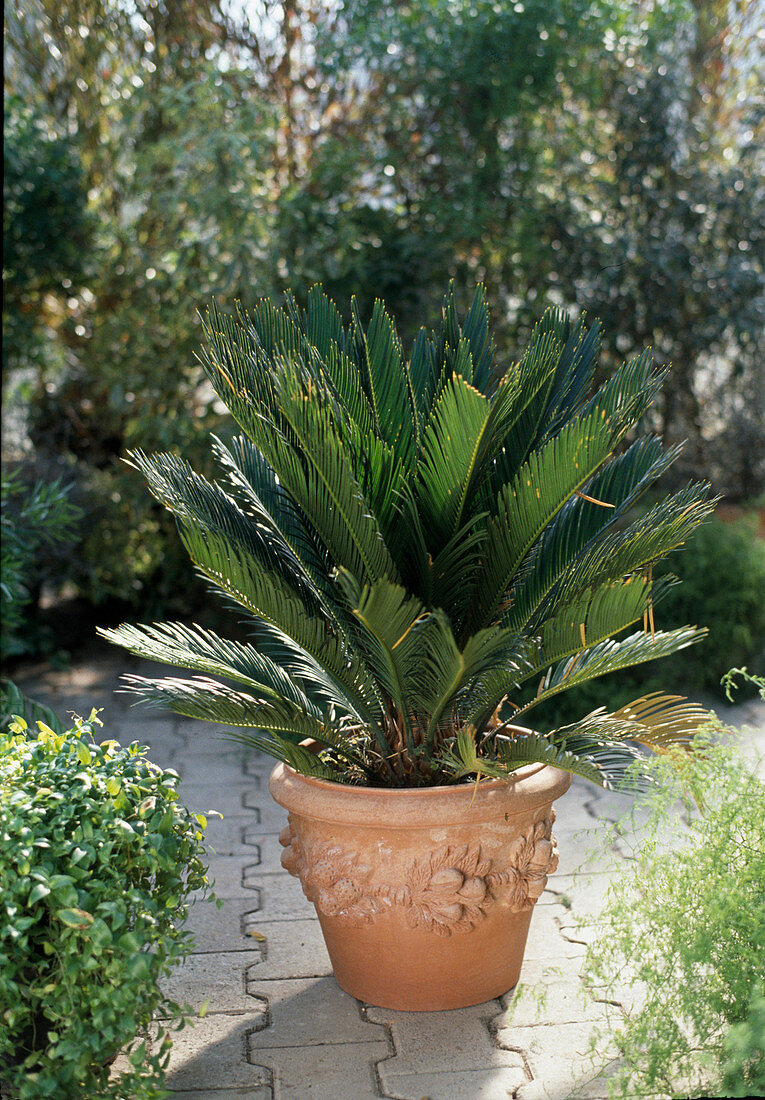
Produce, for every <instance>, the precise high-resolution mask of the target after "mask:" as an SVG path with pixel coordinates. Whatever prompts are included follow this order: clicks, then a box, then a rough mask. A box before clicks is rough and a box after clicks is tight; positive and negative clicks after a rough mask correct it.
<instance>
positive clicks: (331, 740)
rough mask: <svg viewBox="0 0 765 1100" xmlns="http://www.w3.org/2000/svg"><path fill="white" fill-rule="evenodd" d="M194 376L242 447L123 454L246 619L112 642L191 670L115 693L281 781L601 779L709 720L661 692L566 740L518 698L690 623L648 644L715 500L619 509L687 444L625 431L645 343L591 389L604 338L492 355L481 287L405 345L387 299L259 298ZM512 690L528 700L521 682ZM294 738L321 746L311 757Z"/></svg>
mask: <svg viewBox="0 0 765 1100" xmlns="http://www.w3.org/2000/svg"><path fill="white" fill-rule="evenodd" d="M205 333H206V340H207V347H206V351H205V352H204V354H203V359H202V361H203V365H204V368H205V371H206V374H207V376H208V378H209V379H210V381H211V383H212V385H213V386H214V388H215V391H216V393H217V394H218V396H219V397H220V398H221V400H222V401H223V402H224V403H225V404H226V405H227V406H228V408H229V409H230V410H231V412H232V414H233V416H234V417H235V418H236V420H237V421H238V423H239V425H240V427H241V429H242V431H243V433H244V434H242V435H239V436H236V437H235V438H233V440H232V441H231V442H230V443H229V444H228V445H224V444H223V443H222V442H220V441H219V440H217V439H216V440H215V441H214V447H215V452H216V456H217V460H218V462H219V463H220V468H221V474H220V478H219V479H218V480H215V481H211V480H208V479H206V478H204V477H202V476H200V475H199V474H198V473H196V472H195V471H194V470H193V469H191V468H190V467H189V465H188V464H187V463H186V462H184V461H183V460H182V459H180V458H177V457H175V456H174V455H172V454H158V455H153V456H148V455H146V454H144V453H142V452H136V453H133V454H132V455H131V459H132V462H133V463H134V464H135V466H136V467H137V468H138V469H139V470H141V471H142V472H143V474H144V475H145V476H146V478H147V480H148V483H149V486H150V488H151V491H152V492H153V493H154V495H155V496H156V497H157V498H158V499H159V500H160V501H162V502H163V503H164V504H165V505H166V506H167V507H168V508H169V509H171V511H172V512H173V513H174V514H175V516H176V519H177V522H178V527H179V531H180V536H181V538H182V539H183V542H184V544H185V546H186V548H187V550H188V552H189V554H190V555H191V557H192V559H193V561H194V562H195V564H196V567H197V569H198V570H199V571H200V572H201V573H202V574H203V575H204V576H205V577H206V578H207V579H208V580H209V581H210V582H212V585H213V586H215V588H216V589H218V590H219V591H220V592H221V593H222V594H223V595H224V596H225V597H226V598H227V600H229V601H235V603H236V604H238V605H239V606H240V608H243V609H244V611H245V612H246V626H247V632H248V640H247V641H246V642H241V641H233V640H226V639H223V638H221V637H219V636H218V635H217V634H215V633H213V632H212V631H210V630H206V629H202V628H201V627H198V626H186V625H182V624H180V623H165V624H161V625H157V624H155V625H153V626H128V625H123V626H121V627H119V628H118V629H115V630H105V631H103V634H104V636H105V637H106V638H108V639H109V640H110V641H112V642H116V643H118V644H120V645H122V646H124V647H126V648H127V649H129V650H131V651H132V652H133V653H136V654H139V655H140V656H142V657H145V658H150V659H153V660H156V661H160V662H166V663H170V664H173V665H176V666H180V667H182V668H185V669H191V670H194V671H195V672H196V673H199V674H200V675H196V676H193V677H191V678H188V679H175V678H158V679H147V678H143V677H128V681H129V685H130V688H131V690H134V691H136V692H137V693H138V694H139V695H140V696H142V697H143V698H144V700H147V701H149V702H151V703H157V704H164V705H166V706H167V707H169V708H170V709H171V710H173V711H175V712H176V713H178V714H182V715H187V716H190V717H195V718H202V719H208V720H211V721H214V722H218V723H222V724H225V725H226V726H234V727H247V728H249V729H250V730H251V731H252V732H249V733H242V734H241V735H240V739H241V740H244V741H246V742H247V743H249V744H250V745H252V746H254V747H255V748H257V749H259V750H262V751H263V752H266V753H268V754H270V755H272V756H274V757H276V758H278V759H281V760H284V761H286V762H288V763H289V764H290V765H292V766H293V767H294V768H296V769H297V770H298V771H300V772H303V773H306V774H310V775H314V776H319V777H323V778H327V779H332V780H336V781H338V782H341V783H356V784H366V785H377V786H385V785H388V786H395V787H401V786H421V785H431V784H445V783H447V784H448V783H454V782H460V781H467V780H469V779H476V778H479V777H481V776H501V775H504V774H506V773H507V772H510V771H513V770H514V769H516V768H518V767H520V766H522V765H523V764H526V763H529V762H531V761H545V762H547V763H550V764H553V765H555V766H556V767H559V768H564V769H567V770H570V771H573V772H576V773H579V774H582V775H585V776H587V777H589V778H591V779H593V780H594V781H596V782H598V783H601V784H604V785H608V784H611V783H614V782H616V781H619V780H620V779H622V778H623V777H624V774H625V771H626V770H627V768H628V765H629V764H631V763H632V762H633V761H634V760H635V759H639V758H641V757H642V755H643V754H642V750H641V748H640V747H639V746H640V745H643V746H646V745H647V746H649V747H651V748H652V749H658V750H660V749H661V747H662V746H664V745H666V744H668V743H669V742H675V741H683V740H688V739H689V737H690V736H691V735H692V733H693V732H694V731H695V729H696V727H697V726H698V724H699V722H700V721H701V720H702V718H703V713H702V712H701V711H700V710H699V708H697V707H695V706H692V705H689V704H686V703H684V701H682V700H679V699H678V697H676V696H665V695H661V694H656V695H652V696H647V697H644V698H643V699H640V700H637V701H634V702H633V703H631V704H628V705H626V706H624V707H622V708H621V709H619V710H618V711H616V712H612V713H608V712H606V711H605V710H604V709H600V710H598V711H596V712H594V713H591V714H588V715H587V716H585V717H583V718H582V720H581V721H579V722H577V723H575V724H572V725H569V726H566V727H565V728H560V729H554V730H544V731H539V732H536V733H531V732H525V733H524V732H520V731H519V728H518V727H521V728H523V727H526V724H527V719H528V717H529V715H530V714H531V712H532V711H533V709H534V708H535V707H537V706H538V705H539V704H540V703H542V702H544V701H546V700H548V699H550V698H551V697H552V696H554V695H556V694H558V693H560V692H563V691H566V690H567V689H569V688H572V687H575V686H576V685H579V684H582V683H585V682H586V681H588V680H591V679H593V678H594V677H598V676H603V675H604V674H606V673H611V672H614V671H616V670H617V669H622V668H626V667H627V666H630V665H635V664H638V663H640V662H643V661H648V660H653V659H654V658H656V657H661V656H665V655H667V654H670V653H672V652H674V651H675V650H678V649H680V648H682V647H684V646H687V645H690V644H691V643H693V642H695V641H697V640H699V638H700V637H701V636H702V635H703V633H704V632H703V631H702V630H699V629H696V628H692V627H683V628H681V629H679V630H671V631H666V632H665V631H661V630H657V629H655V625H654V617H653V607H654V605H655V604H656V602H657V601H658V600H659V599H660V597H661V594H662V590H663V587H664V586H666V584H667V581H666V580H664V581H662V582H661V583H658V584H657V582H656V581H654V580H653V578H652V567H653V565H654V563H655V562H656V561H658V560H659V559H660V558H662V557H663V556H664V555H666V554H667V553H668V552H670V551H672V550H674V549H675V548H676V547H679V546H680V545H681V544H682V543H683V542H684V540H685V539H686V538H687V536H688V535H689V533H690V532H691V531H692V530H693V529H694V528H695V527H696V525H697V524H698V523H699V522H700V521H701V520H702V519H703V517H704V515H705V514H706V513H707V512H708V511H709V510H710V508H711V506H712V505H711V502H710V500H709V494H708V488H707V487H706V486H704V485H697V484H692V485H688V486H687V487H686V488H684V489H682V490H681V491H679V492H676V493H674V494H672V495H669V496H667V497H666V498H665V499H662V500H661V501H660V503H657V504H655V505H654V506H653V507H652V508H651V509H650V510H648V511H643V512H635V511H633V509H632V506H633V505H634V504H635V502H636V501H638V499H639V498H640V497H641V496H642V495H643V494H644V493H645V492H646V490H647V489H648V488H649V487H650V486H651V485H652V484H653V483H654V482H655V480H656V479H657V478H658V477H659V475H660V474H661V473H662V472H663V471H664V470H666V468H667V467H668V466H669V465H670V463H671V462H672V461H673V459H674V458H675V456H676V454H677V448H673V449H670V450H664V449H663V448H662V444H661V441H660V439H659V438H657V437H656V436H652V435H639V436H637V437H632V436H631V435H630V433H631V432H633V429H634V428H635V425H636V424H637V422H638V421H639V420H640V419H641V417H642V416H643V414H644V413H645V412H646V410H647V409H648V407H649V406H650V404H651V402H652V401H653V400H654V398H655V396H656V394H657V391H658V390H659V387H660V385H661V383H662V379H663V377H664V373H665V372H664V370H663V369H657V368H655V367H654V366H653V363H652V358H651V355H650V353H649V352H644V353H643V354H642V355H640V356H639V357H637V358H635V359H633V360H632V361H630V362H628V363H626V364H625V365H624V366H622V367H621V369H620V370H618V371H616V373H615V374H614V375H613V376H612V377H611V378H610V379H609V380H608V381H607V382H606V383H605V384H604V385H602V386H600V388H599V389H597V391H596V392H594V393H593V376H594V370H595V365H596V359H597V355H598V349H599V342H600V336H599V330H598V326H597V324H595V325H593V326H592V327H590V328H587V327H586V326H585V324H584V323H583V321H582V320H579V321H578V322H576V323H572V322H571V321H570V320H569V319H568V318H567V317H566V316H565V315H564V314H563V313H561V312H559V311H555V310H552V311H548V312H547V313H546V314H545V315H544V317H543V318H542V320H541V321H540V322H539V323H538V324H537V326H536V327H535V329H534V331H533V333H532V336H531V340H530V343H529V345H528V347H527V349H526V351H525V352H524V354H523V355H522V357H521V358H520V360H519V361H518V362H514V363H507V364H495V362H494V358H495V357H494V350H493V343H492V338H491V335H490V332H489V325H488V316H487V309H486V305H485V300H484V292H483V290H482V289H481V288H479V289H478V291H477V293H476V295H475V298H474V300H473V303H472V305H471V307H470V309H469V310H468V312H467V315H466V316H465V318H464V320H463V321H462V323H461V324H460V322H459V320H458V315H457V311H456V308H455V301H454V295H453V292H452V291H451V290H450V291H449V293H448V294H447V295H446V298H445V301H444V306H443V310H442V316H441V323H440V327H439V328H438V331H436V332H435V333H433V334H432V335H430V336H429V335H428V334H427V333H426V331H425V330H424V329H423V330H421V331H420V332H419V334H418V336H417V338H416V340H415V341H414V346H413V348H412V352H411V356H410V357H409V359H408V360H407V359H406V358H405V356H404V354H403V351H402V347H401V344H400V342H399V339H398V337H397V334H396V330H395V327H394V325H393V323H392V321H391V319H390V318H389V316H388V314H387V313H386V311H385V309H384V307H383V305H382V304H381V303H379V302H378V303H377V304H376V305H375V307H374V310H373V313H372V317H371V321H370V322H369V325H368V326H367V327H366V328H365V327H364V326H363V325H362V323H361V320H360V318H359V316H358V312H357V310H356V308H355V306H353V308H352V319H351V321H350V324H349V325H344V323H343V321H342V318H341V316H340V313H339V312H338V310H337V308H336V307H335V305H334V304H333V303H332V302H330V301H329V300H328V299H327V298H326V297H325V295H324V294H323V293H322V291H321V289H320V288H318V287H317V288H314V289H313V290H312V291H311V293H310V295H309V297H308V305H307V308H306V309H305V310H301V309H299V308H298V305H297V304H296V302H295V301H294V299H293V298H292V297H290V296H288V297H287V299H286V304H285V306H284V307H283V308H277V307H276V306H275V305H273V304H272V303H271V301H269V300H262V301H260V302H259V304H258V305H257V306H256V307H255V308H254V309H253V310H252V311H251V312H250V313H245V312H244V311H242V310H239V311H238V312H237V313H236V315H235V316H227V315H222V314H221V313H219V312H218V310H217V309H215V308H213V309H212V310H211V311H210V313H209V314H208V316H207V319H206V322H205ZM530 687H531V688H532V689H534V690H530ZM307 739H311V740H312V741H313V742H315V744H314V745H313V746H312V747H311V748H310V750H309V749H308V748H306V747H305V746H304V745H303V744H301V743H303V742H305V741H306V740H307Z"/></svg>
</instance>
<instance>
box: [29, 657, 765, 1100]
mask: <svg viewBox="0 0 765 1100" xmlns="http://www.w3.org/2000/svg"><path fill="white" fill-rule="evenodd" d="M125 667H126V659H125V657H124V655H120V654H117V655H114V656H112V655H111V654H109V655H107V656H104V655H103V653H102V652H101V651H98V652H95V651H94V653H93V655H92V657H90V658H89V659H88V658H85V659H81V660H78V662H77V663H76V664H75V665H73V667H71V668H70V669H69V670H67V671H63V672H60V671H52V670H50V669H48V668H47V667H44V666H41V667H39V668H31V667H30V668H27V669H26V670H24V671H23V673H22V674H21V675H19V676H18V677H17V682H18V683H19V686H20V687H21V688H22V690H23V691H25V693H27V694H28V695H30V696H32V697H33V698H36V699H38V700H39V701H41V702H45V703H48V704H49V705H51V706H53V707H54V709H56V710H57V711H58V712H59V714H61V715H62V716H63V715H64V714H65V713H69V712H71V711H75V712H77V713H79V714H82V715H85V716H87V714H88V713H89V712H90V709H91V707H92V706H96V707H102V708H103V713H102V715H101V717H102V719H103V720H104V731H103V735H104V737H113V738H116V739H118V740H120V741H121V742H122V743H123V744H126V743H129V742H130V741H132V740H140V741H141V742H143V743H145V744H148V745H149V746H150V756H151V758H152V759H153V760H154V761H155V762H156V763H158V764H160V765H162V766H165V767H171V768H174V769H175V770H176V771H177V772H178V774H179V775H180V777H181V781H180V787H179V790H180V795H181V798H182V799H183V800H184V802H185V803H186V804H187V805H188V806H189V807H190V808H191V809H192V810H194V811H196V812H202V813H208V811H218V812H219V813H221V814H222V815H223V816H222V818H219V817H216V816H210V817H209V819H208V826H207V837H208V842H209V846H210V849H211V851H210V856H209V861H210V872H211V877H212V878H213V879H214V880H215V892H216V894H217V895H218V897H219V898H221V899H222V900H223V906H222V908H221V909H216V907H215V906H214V905H212V904H210V903H204V904H200V905H198V906H196V907H195V908H193V909H192V912H191V917H190V922H189V924H190V928H191V930H192V931H193V933H194V937H195V947H194V952H193V954H191V955H190V956H189V958H188V959H187V961H186V962H185V964H184V965H183V966H182V967H181V968H179V970H178V971H177V972H176V973H175V974H174V976H173V977H172V978H171V979H170V980H169V983H168V984H169V987H170V992H171V994H172V995H173V996H174V997H175V998H176V999H177V1000H179V1001H182V1002H188V1003H190V1004H191V1005H193V1006H194V1008H195V1009H197V1010H199V1009H201V1008H202V1006H203V1005H206V1014H205V1015H204V1017H203V1018H202V1019H198V1020H196V1021H195V1023H194V1026H193V1027H188V1028H186V1029H185V1030H184V1031H182V1032H181V1033H180V1034H178V1035H177V1036H176V1038H175V1042H174V1046H173V1051H172V1056H171V1060H170V1066H169V1071H168V1078H167V1083H168V1087H169V1088H170V1089H172V1090H173V1092H174V1094H175V1096H176V1097H177V1100H234V1098H242V1100H245V1098H246V1100H373V1098H381V1097H382V1098H391V1100H392V1098H395V1100H507V1098H508V1097H517V1098H518V1100H567V1098H569V1097H572V1098H573V1097H576V1098H581V1100H602V1098H605V1097H607V1095H608V1064H609V1058H610V1052H609V1050H608V1049H607V1044H606V1043H605V1042H604V1041H602V1040H601V1041H599V1044H598V1052H597V1055H593V1054H592V1053H591V1051H590V1045H591V1038H592V1036H593V1034H594V1032H595V1030H596V1029H597V1028H598V1026H599V1025H600V1026H601V1027H603V1026H605V1025H606V1024H607V1022H608V1019H609V1016H610V1014H616V1016H617V1017H618V1014H619V1012H620V1008H619V1006H618V1004H616V1003H614V1002H612V1001H605V1000H604V1001H598V1000H597V999H594V998H593V997H592V996H590V995H588V994H587V993H586V992H585V991H584V989H583V986H582V984H581V981H580V977H579V971H580V966H581V961H582V958H583V956H584V953H585V951H586V941H587V929H586V927H585V928H582V927H581V926H580V923H579V918H581V917H585V918H586V917H587V915H588V914H590V913H594V912H597V910H598V907H599V904H600V901H601V899H602V896H603V892H604V890H605V887H606V885H607V882H608V877H609V876H608V870H609V864H613V863H614V862H618V861H619V860H621V859H623V858H625V856H626V854H627V852H628V845H627V844H625V843H623V842H621V841H617V842H616V843H615V844H614V845H613V846H612V847H611V849H610V850H607V851H604V850H603V849H604V845H603V842H602V838H603V831H602V830H600V829H598V828H597V824H598V821H600V820H602V819H606V820H609V821H616V820H620V819H621V818H622V817H623V816H624V814H625V813H626V812H627V811H628V809H629V801H628V800H627V799H625V798H624V797H623V796H618V795H615V794H612V793H608V792H603V791H600V790H599V789H597V788H595V787H593V786H592V785H591V784H587V783H585V782H583V781H580V780H575V781H574V784H573V786H572V788H571V790H570V791H569V792H568V794H566V795H565V796H564V797H563V798H562V799H561V800H560V801H559V802H558V803H557V811H558V821H557V824H556V828H555V833H556V835H557V838H558V847H559V851H560V866H559V868H558V872H557V873H556V875H555V876H553V878H551V880H550V882H549V885H548V889H547V890H546V891H545V893H544V894H543V896H542V898H541V899H540V901H539V903H538V905H537V908H536V910H535V913H534V918H533V921H532V925H531V932H530V937H529V943H528V948H527V951H526V958H525V963H524V967H523V971H522V974H521V981H520V983H519V985H518V986H517V988H516V989H515V990H514V991H513V992H511V993H508V994H507V995H506V996H504V997H502V998H499V999H497V1000H495V1001H491V1002H489V1003H487V1004H483V1005H479V1006H477V1007H475V1008H467V1009H462V1010H460V1011H455V1012H446V1013H401V1012H393V1011H389V1010H387V1009H380V1008H376V1007H373V1006H371V1005H364V1004H361V1003H360V1002H358V1001H356V1000H354V999H353V998H352V997H350V996H348V995H347V994H345V993H343V992H342V991H341V990H340V989H339V988H338V986H337V985H336V983H335V981H334V979H333V978H332V972H331V967H330V963H329V958H328V956H327V953H326V950H325V948H324V944H323V941H322V938H321V933H320V930H319V925H318V921H317V919H316V915H315V912H314V910H313V906H312V905H311V904H310V903H309V902H308V901H307V900H306V899H305V898H304V897H303V894H302V892H301V889H300V885H299V883H298V882H297V880H295V879H293V878H292V877H291V876H290V875H288V874H287V873H286V872H285V871H284V870H283V869H282V868H281V865H280V845H279V842H278V833H279V831H280V829H281V828H282V827H283V825H284V824H285V820H286V817H285V811H283V810H282V809H281V807H279V806H277V805H276V803H274V802H273V800H272V799H271V798H270V795H269V794H268V774H269V771H270V769H271V767H272V762H271V761H270V760H268V759H267V758H265V757H262V756H257V755H253V754H251V753H248V752H247V751H246V750H244V749H243V748H242V747H241V746H237V745H235V744H233V743H232V742H228V741H226V740H223V739H221V738H220V737H219V736H218V732H217V730H216V729H215V728H214V727H207V726H205V725H204V724H202V723H200V722H194V721H189V720H186V719H182V718H176V717H173V716H168V715H165V714H164V713H162V712H159V711H152V710H145V709H137V710H136V709H131V708H130V699H129V697H127V696H125V695H120V694H115V689H116V688H117V687H118V677H119V674H120V672H122V671H124V670H125ZM152 667H153V668H154V669H155V670H156V666H152ZM131 671H146V669H144V668H142V667H141V665H140V663H139V662H137V661H135V662H134V663H133V666H132V667H131ZM717 711H718V714H719V715H720V717H721V718H722V719H723V721H725V722H726V723H730V724H731V725H735V726H737V727H739V728H740V727H743V726H749V727H751V744H752V752H757V753H758V754H759V755H763V754H765V703H763V702H762V701H758V700H753V701H751V702H749V703H745V704H742V705H740V706H737V707H718V708H717ZM627 839H629V838H627ZM598 849H599V851H598ZM596 851H598V854H597V855H594V854H593V853H595V852H596Z"/></svg>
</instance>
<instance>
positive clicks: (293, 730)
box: [123, 676, 326, 742]
mask: <svg viewBox="0 0 765 1100" xmlns="http://www.w3.org/2000/svg"><path fill="white" fill-rule="evenodd" d="M123 679H124V683H125V684H126V688H125V690H126V691H129V692H131V693H133V694H135V695H139V696H140V697H141V699H142V701H143V702H145V703H147V704H148V705H149V706H162V707H166V708H167V709H168V710H171V711H172V712H173V713H174V714H181V715H183V716H184V717H185V718H200V719H202V720H203V721H205V722H219V723H221V725H224V726H246V727H252V728H253V729H258V730H261V731H266V732H268V733H278V734H279V735H280V736H281V737H284V738H287V739H290V740H294V741H296V742H299V741H302V740H305V739H306V738H308V737H312V738H316V739H318V740H321V739H322V736H323V734H324V732H325V729H326V726H325V723H324V722H322V720H321V719H319V718H317V717H316V716H315V715H314V714H312V713H308V712H306V711H303V710H300V709H299V708H298V707H295V706H293V705H292V704H291V703H288V702H287V701H286V700H280V699H275V698H270V699H266V698H263V697H261V696H258V695H250V694H248V693H246V692H242V691H237V690H235V689H234V688H231V687H229V686H228V685H227V684H221V683H219V682H218V681H217V680H211V679H209V678H208V677H205V676H194V677H192V678H191V679H190V680H182V679H180V678H176V677H163V678H158V679H151V678H149V677H146V676H125V677H124V678H123Z"/></svg>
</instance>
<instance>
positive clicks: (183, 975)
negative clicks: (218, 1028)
mask: <svg viewBox="0 0 765 1100" xmlns="http://www.w3.org/2000/svg"><path fill="white" fill-rule="evenodd" d="M259 957H260V951H259V950H258V949H257V948H254V949H253V950H251V951H234V952H211V953H209V954H205V955H189V957H188V958H187V959H185V960H184V962H183V964H182V965H181V966H177V967H175V968H174V969H173V971H172V973H171V974H170V975H169V976H168V977H166V978H163V979H162V981H161V982H160V985H161V986H162V989H163V990H164V991H165V993H166V994H167V995H168V996H169V997H170V998H172V1000H174V1001H177V1002H178V1003H179V1004H189V1005H191V1006H192V1008H193V1009H194V1010H195V1012H199V1011H200V1009H201V1008H202V1005H204V1004H205V1003H206V1004H207V1014H208V1015H214V1014H216V1013H227V1014H229V1015H232V1014H233V1015H237V1014H240V1013H243V1012H248V1013H251V1014H255V1015H257V1016H258V1018H259V1019H261V1022H262V1023H265V1017H264V1016H263V1015H262V1013H261V1006H260V1004H259V1003H258V1002H256V1001H254V1000H253V998H252V997H251V996H248V994H247V990H246V983H245V972H246V968H247V965H248V964H249V963H251V962H255V961H257V960H258V959H259Z"/></svg>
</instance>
